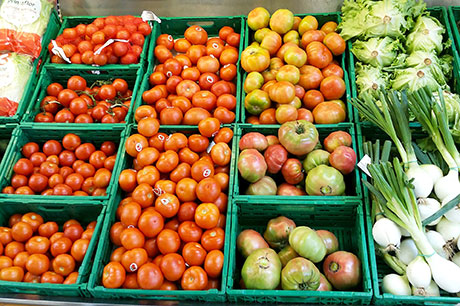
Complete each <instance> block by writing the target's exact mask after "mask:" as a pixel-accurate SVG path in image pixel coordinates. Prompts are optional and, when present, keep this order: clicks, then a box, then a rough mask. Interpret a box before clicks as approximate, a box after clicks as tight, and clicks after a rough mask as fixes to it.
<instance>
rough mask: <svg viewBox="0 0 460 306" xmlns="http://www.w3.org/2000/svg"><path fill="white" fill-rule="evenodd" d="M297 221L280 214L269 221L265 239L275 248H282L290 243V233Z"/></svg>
mask: <svg viewBox="0 0 460 306" xmlns="http://www.w3.org/2000/svg"><path fill="white" fill-rule="evenodd" d="M295 226H296V225H295V222H294V221H292V220H291V219H289V218H286V217H283V216H280V217H278V218H275V219H271V220H270V221H268V224H267V229H266V230H265V233H264V239H265V241H267V242H268V244H269V245H270V246H271V247H272V248H275V249H282V248H284V247H285V246H286V245H288V244H289V234H291V232H292V230H293V229H294V228H295Z"/></svg>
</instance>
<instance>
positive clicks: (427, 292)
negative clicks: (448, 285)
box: [412, 281, 440, 296]
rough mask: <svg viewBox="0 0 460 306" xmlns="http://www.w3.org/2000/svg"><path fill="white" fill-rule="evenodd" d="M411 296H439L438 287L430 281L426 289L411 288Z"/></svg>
mask: <svg viewBox="0 0 460 306" xmlns="http://www.w3.org/2000/svg"><path fill="white" fill-rule="evenodd" d="M412 294H413V295H421V296H440V294H439V287H438V285H436V283H435V282H433V281H431V282H430V284H429V285H428V286H427V287H426V288H415V287H412Z"/></svg>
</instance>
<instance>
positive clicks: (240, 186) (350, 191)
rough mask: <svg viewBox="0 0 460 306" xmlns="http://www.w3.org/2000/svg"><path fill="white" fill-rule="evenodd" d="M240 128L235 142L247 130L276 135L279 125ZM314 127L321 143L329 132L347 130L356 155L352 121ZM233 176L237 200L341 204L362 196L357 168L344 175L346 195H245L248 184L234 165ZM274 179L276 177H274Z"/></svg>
mask: <svg viewBox="0 0 460 306" xmlns="http://www.w3.org/2000/svg"><path fill="white" fill-rule="evenodd" d="M239 127H240V129H239V130H238V135H237V136H238V137H237V142H239V141H240V139H241V137H242V136H243V135H244V134H247V133H249V132H259V133H262V134H264V135H276V136H277V135H278V129H279V127H280V125H260V126H256V125H244V124H240V125H239ZM316 128H317V129H318V133H319V139H320V142H321V144H322V142H323V140H324V138H326V137H327V136H328V135H329V134H330V133H332V132H333V131H339V130H341V131H346V132H348V133H349V134H350V135H351V136H352V139H353V145H352V147H353V150H355V152H356V155H358V149H357V148H358V144H357V142H356V134H355V129H354V126H353V124H352V123H340V124H322V125H317V126H316ZM236 153H237V156H239V153H240V150H239V147H238V148H237V151H236ZM233 175H234V176H235V184H234V185H233V186H234V191H233V195H234V198H235V199H237V200H238V201H246V202H252V201H261V202H263V203H269V204H276V203H281V202H288V201H289V202H290V201H291V200H296V201H324V202H328V201H334V202H340V203H342V204H345V205H347V204H350V203H354V202H356V201H359V200H361V197H362V191H361V184H360V180H359V173H358V168H357V167H356V169H355V170H354V171H353V173H352V174H349V175H347V176H345V177H344V178H345V184H346V185H347V188H346V190H345V192H346V193H347V195H346V196H308V195H306V196H254V195H245V194H244V189H245V188H247V186H248V185H249V183H248V182H246V181H244V180H243V179H242V178H241V176H240V174H239V172H238V168H237V167H235V172H234V173H233ZM275 181H276V179H275Z"/></svg>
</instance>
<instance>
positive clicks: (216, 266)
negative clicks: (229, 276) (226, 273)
mask: <svg viewBox="0 0 460 306" xmlns="http://www.w3.org/2000/svg"><path fill="white" fill-rule="evenodd" d="M223 267H224V253H222V252H221V251H219V250H212V251H211V252H209V253H208V255H206V259H205V261H204V270H205V271H206V273H207V274H208V276H209V277H213V278H215V277H219V276H220V275H221V274H222V268H223Z"/></svg>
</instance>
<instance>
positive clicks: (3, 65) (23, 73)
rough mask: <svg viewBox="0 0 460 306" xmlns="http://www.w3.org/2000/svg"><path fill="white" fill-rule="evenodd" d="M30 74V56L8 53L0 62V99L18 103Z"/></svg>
mask: <svg viewBox="0 0 460 306" xmlns="http://www.w3.org/2000/svg"><path fill="white" fill-rule="evenodd" d="M31 74H32V59H31V57H30V56H28V55H20V54H16V53H8V55H7V56H6V57H4V58H2V59H1V60H0V98H7V99H8V100H10V101H13V102H16V103H19V102H20V101H21V98H22V94H23V93H24V89H25V87H26V84H27V81H28V80H29V77H30V75H31Z"/></svg>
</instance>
